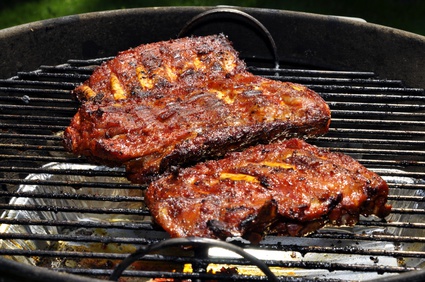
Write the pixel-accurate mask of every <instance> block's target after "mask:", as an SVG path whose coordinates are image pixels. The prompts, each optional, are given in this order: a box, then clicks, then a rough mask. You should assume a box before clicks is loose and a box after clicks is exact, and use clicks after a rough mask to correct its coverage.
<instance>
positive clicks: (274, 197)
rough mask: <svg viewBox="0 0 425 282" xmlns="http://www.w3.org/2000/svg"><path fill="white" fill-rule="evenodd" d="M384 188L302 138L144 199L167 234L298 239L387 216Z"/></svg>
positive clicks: (182, 173)
mask: <svg viewBox="0 0 425 282" xmlns="http://www.w3.org/2000/svg"><path fill="white" fill-rule="evenodd" d="M387 195H388V186H387V184H386V183H385V181H384V180H383V179H382V178H381V177H379V176H378V175H377V174H376V173H374V172H372V171H370V170H368V169H366V168H365V167H364V166H362V165H361V164H360V163H358V162H357V161H355V160H354V159H352V158H351V157H349V156H347V155H344V154H341V153H334V152H329V151H328V150H326V149H321V148H318V147H315V146H313V145H310V144H307V143H306V142H304V141H301V140H299V139H290V140H287V141H284V142H280V143H274V144H269V145H257V146H255V147H251V148H248V149H246V150H245V151H243V152H233V153H230V154H228V155H227V156H226V157H225V158H223V159H221V160H211V161H207V162H205V163H199V164H197V165H195V166H193V167H190V168H185V169H181V170H179V171H176V172H174V173H172V174H169V175H167V176H164V177H162V178H160V179H158V180H157V181H155V182H153V183H151V184H150V186H149V187H148V189H147V191H146V194H145V201H146V204H147V206H148V207H149V209H150V211H151V213H152V216H153V218H154V220H155V221H156V222H157V223H158V224H159V225H160V226H162V227H163V228H164V229H165V230H166V231H167V232H168V233H169V234H170V235H171V236H172V237H187V236H200V237H210V238H221V239H225V238H226V237H239V236H240V237H244V238H246V239H248V240H250V241H252V242H254V243H255V242H258V241H259V240H260V239H261V238H262V237H263V236H264V235H265V234H278V235H291V236H301V235H305V234H308V233H310V232H313V231H315V230H317V229H318V228H320V227H322V226H323V225H325V224H326V223H330V224H333V225H353V224H355V223H356V222H357V221H358V219H359V215H365V216H367V215H372V214H374V215H376V216H378V217H385V216H387V215H388V214H389V212H390V206H389V205H387V204H386V201H387Z"/></svg>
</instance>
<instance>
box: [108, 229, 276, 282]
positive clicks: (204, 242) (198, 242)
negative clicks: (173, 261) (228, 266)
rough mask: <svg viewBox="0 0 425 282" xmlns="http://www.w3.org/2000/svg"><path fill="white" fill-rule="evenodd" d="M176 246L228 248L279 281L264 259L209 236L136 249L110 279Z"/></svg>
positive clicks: (172, 240) (171, 240)
mask: <svg viewBox="0 0 425 282" xmlns="http://www.w3.org/2000/svg"><path fill="white" fill-rule="evenodd" d="M175 246H192V247H200V246H203V247H219V248H223V249H228V250H230V251H232V252H235V253H237V254H238V255H240V256H242V257H243V258H245V259H246V260H248V261H250V262H252V263H253V264H254V265H256V266H257V267H258V268H259V269H260V270H261V271H262V272H263V273H264V274H265V275H266V276H267V278H268V281H273V282H278V281H279V280H278V279H277V277H276V276H275V275H274V273H273V272H272V271H271V270H270V268H269V267H268V266H267V265H266V264H265V263H264V262H263V261H262V260H260V259H258V258H256V257H255V256H253V255H251V254H249V253H247V252H245V250H244V249H242V248H240V247H237V246H235V245H233V244H230V243H227V242H224V241H220V240H214V239H208V238H197V237H188V238H173V239H167V240H164V241H161V242H158V243H156V244H153V245H149V246H147V247H143V248H140V249H139V250H137V251H135V252H134V253H132V254H130V255H129V256H128V257H127V258H125V259H124V260H123V261H122V262H121V263H120V264H119V265H118V266H117V267H116V268H115V269H114V271H113V272H112V274H111V276H110V277H109V280H112V281H118V278H120V276H121V275H122V273H123V272H124V270H126V269H127V268H128V267H129V266H130V265H131V264H132V263H133V262H135V261H136V260H138V259H141V258H142V257H144V256H145V255H147V254H148V253H150V252H154V251H158V250H161V249H164V248H170V247H175Z"/></svg>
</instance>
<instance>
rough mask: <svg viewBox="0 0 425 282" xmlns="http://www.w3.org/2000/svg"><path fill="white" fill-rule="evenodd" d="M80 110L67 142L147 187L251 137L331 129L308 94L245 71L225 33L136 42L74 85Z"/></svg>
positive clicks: (323, 107) (262, 139) (324, 108)
mask: <svg viewBox="0 0 425 282" xmlns="http://www.w3.org/2000/svg"><path fill="white" fill-rule="evenodd" d="M74 93H75V96H76V97H77V98H78V99H79V100H80V101H81V102H82V105H81V107H80V108H79V110H78V112H77V113H76V115H75V116H74V118H73V119H72V121H71V124H70V126H69V127H68V128H67V129H66V130H65V134H64V141H65V142H64V143H65V147H66V148H67V149H68V150H69V151H71V152H73V153H75V154H77V155H83V156H86V157H88V159H90V160H91V161H93V162H96V163H101V164H106V165H111V166H121V165H125V167H126V171H127V176H128V178H129V179H130V180H131V181H132V182H134V183H141V184H146V183H149V182H150V181H152V180H154V179H156V178H157V177H158V175H160V174H162V173H164V172H166V171H168V170H170V168H172V167H175V166H185V165H187V164H193V163H195V162H198V161H200V160H205V159H207V158H216V157H220V156H223V155H224V154H225V153H226V152H229V151H235V150H239V149H243V148H246V147H248V146H251V145H254V144H257V143H270V142H274V141H276V140H280V139H284V138H288V137H295V136H297V137H300V136H311V135H320V134H324V133H326V132H327V131H328V128H329V123H330V110H329V107H328V105H327V104H326V103H325V101H324V100H323V99H322V98H321V97H320V96H319V95H318V94H317V93H315V92H314V91H312V90H310V89H308V88H306V87H304V86H302V85H299V84H294V83H289V82H280V81H274V80H270V79H266V78H262V77H260V76H255V75H253V74H252V73H250V72H248V71H247V69H246V66H245V64H244V62H243V61H242V60H240V59H239V58H238V53H237V52H236V51H235V50H234V49H233V47H232V45H231V43H230V42H229V41H228V40H227V38H226V37H225V36H223V35H213V36H206V37H190V38H182V39H176V40H170V41H164V42H157V43H152V44H147V45H141V46H139V47H136V48H134V49H130V50H128V51H124V52H122V53H120V54H119V55H118V56H117V57H115V58H114V59H112V60H110V61H108V62H105V63H103V64H102V65H101V66H99V67H98V68H97V69H96V70H95V71H94V73H93V74H92V75H91V77H90V78H89V79H88V80H87V81H86V82H84V83H83V84H82V85H80V86H79V87H77V88H76V89H75V90H74Z"/></svg>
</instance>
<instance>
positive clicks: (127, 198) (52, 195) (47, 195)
mask: <svg viewBox="0 0 425 282" xmlns="http://www.w3.org/2000/svg"><path fill="white" fill-rule="evenodd" d="M0 196H7V197H24V198H32V199H34V198H43V199H61V200H80V201H110V202H143V200H144V197H136V196H120V195H118V196H116V195H114V196H99V195H86V194H69V193H60V194H55V193H31V192H6V191H0Z"/></svg>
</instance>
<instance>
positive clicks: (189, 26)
mask: <svg viewBox="0 0 425 282" xmlns="http://www.w3.org/2000/svg"><path fill="white" fill-rule="evenodd" d="M217 14H230V15H235V16H239V18H241V19H244V20H247V22H248V23H250V24H252V25H253V26H255V27H256V28H257V29H258V30H260V31H261V32H262V33H263V34H264V35H265V36H266V37H267V40H268V41H269V44H270V47H271V48H272V50H273V57H274V62H275V68H276V69H278V68H279V56H278V54H277V47H276V43H275V41H274V39H273V36H272V35H271V33H270V32H269V30H268V29H267V28H266V27H265V26H264V25H263V24H262V23H261V22H260V21H259V20H257V19H256V18H254V17H253V16H251V15H250V14H247V13H245V12H242V11H240V10H236V9H232V8H216V9H212V10H208V11H206V12H203V13H200V14H199V15H197V16H195V17H193V18H192V19H191V20H190V21H189V22H188V23H186V25H185V26H184V27H183V28H182V29H181V30H180V32H179V34H178V35H177V37H178V38H180V37H183V36H186V35H187V34H189V30H190V29H192V28H193V27H194V26H196V25H198V24H199V23H200V22H201V21H203V20H206V19H207V18H209V17H211V16H214V15H217Z"/></svg>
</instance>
